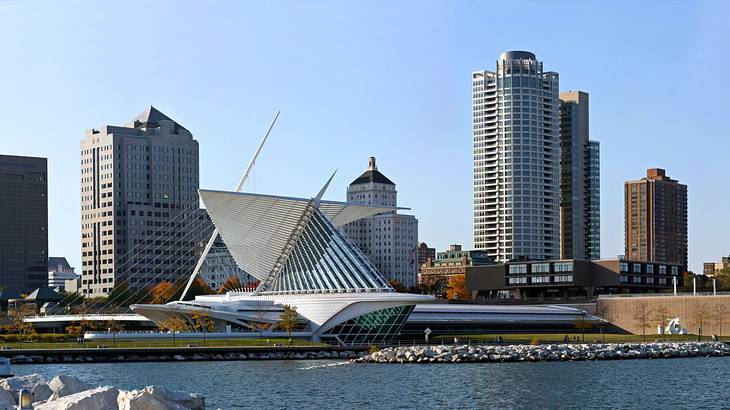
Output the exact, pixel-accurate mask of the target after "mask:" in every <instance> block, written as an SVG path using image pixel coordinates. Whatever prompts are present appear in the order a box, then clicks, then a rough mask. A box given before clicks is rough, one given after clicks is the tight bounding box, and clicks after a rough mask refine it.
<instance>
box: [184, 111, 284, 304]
mask: <svg viewBox="0 0 730 410" xmlns="http://www.w3.org/2000/svg"><path fill="white" fill-rule="evenodd" d="M280 113H281V111H277V112H276V115H275V116H274V120H273V121H271V125H269V129H268V130H266V134H264V137H263V138H262V139H261V142H260V143H259V146H258V147H257V148H256V152H255V153H254V154H253V158H251V162H249V163H248V167H246V171H245V172H244V173H243V175H241V179H240V180H239V181H238V185H236V192H241V188H243V184H244V183H245V182H246V180H247V179H248V174H249V173H250V172H251V169H252V168H253V167H254V165H256V158H258V156H259V153H261V148H263V147H264V144H265V143H266V140H267V139H268V138H269V134H270V133H271V130H272V129H273V128H274V124H276V120H277V119H278V118H279V114H280ZM218 232H219V231H218V228H215V230H214V231H213V234H212V235H211V236H210V239H208V243H207V244H206V245H205V248H204V249H203V254H202V255H200V259H198V263H197V264H196V265H195V269H193V273H192V274H191V275H190V279H188V283H187V284H186V285H185V290H183V293H182V295H181V296H180V301H181V302H182V301H183V300H184V299H185V295H187V293H188V290H190V286H191V285H192V284H193V281H194V280H195V277H196V276H197V275H198V272H199V271H200V268H201V267H202V266H203V262H205V257H206V256H208V252H210V248H211V247H213V242H215V238H217V237H218Z"/></svg>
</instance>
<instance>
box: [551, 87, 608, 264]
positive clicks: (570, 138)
mask: <svg viewBox="0 0 730 410" xmlns="http://www.w3.org/2000/svg"><path fill="white" fill-rule="evenodd" d="M588 118H589V103H588V93H585V92H582V91H568V92H564V93H560V257H561V258H562V259H599V258H600V256H601V255H600V254H601V245H600V186H599V183H600V162H599V159H600V155H599V144H598V141H591V140H589V121H588Z"/></svg>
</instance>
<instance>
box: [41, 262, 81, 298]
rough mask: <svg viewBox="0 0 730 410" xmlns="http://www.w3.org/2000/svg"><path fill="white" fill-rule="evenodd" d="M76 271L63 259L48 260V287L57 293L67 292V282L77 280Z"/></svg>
mask: <svg viewBox="0 0 730 410" xmlns="http://www.w3.org/2000/svg"><path fill="white" fill-rule="evenodd" d="M75 279H76V272H75V269H74V268H73V267H72V266H71V265H70V264H69V263H68V260H66V258H63V257H55V256H53V257H50V258H48V287H49V288H52V289H54V290H56V291H65V290H66V281H68V280H75Z"/></svg>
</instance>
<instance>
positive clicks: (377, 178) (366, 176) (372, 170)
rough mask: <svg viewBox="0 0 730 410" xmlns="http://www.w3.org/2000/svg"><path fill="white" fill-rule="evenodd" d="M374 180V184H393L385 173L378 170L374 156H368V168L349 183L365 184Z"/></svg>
mask: <svg viewBox="0 0 730 410" xmlns="http://www.w3.org/2000/svg"><path fill="white" fill-rule="evenodd" d="M371 182H374V183H376V184H386V185H393V186H395V183H393V181H391V180H390V179H388V178H387V177H386V176H385V175H383V174H382V173H380V171H378V167H377V166H376V165H375V157H370V158H369V160H368V169H367V170H366V171H365V172H363V173H362V175H360V176H359V177H357V179H356V180H354V181H352V182H351V183H350V185H357V184H367V183H371Z"/></svg>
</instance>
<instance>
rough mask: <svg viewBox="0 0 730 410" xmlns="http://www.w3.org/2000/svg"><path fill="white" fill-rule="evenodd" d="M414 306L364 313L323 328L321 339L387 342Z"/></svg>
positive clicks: (344, 341)
mask: <svg viewBox="0 0 730 410" xmlns="http://www.w3.org/2000/svg"><path fill="white" fill-rule="evenodd" d="M414 307H415V306H413V305H408V306H395V307H389V308H385V309H382V310H377V311H375V312H370V313H366V314H364V315H361V316H358V317H356V318H353V319H350V320H348V321H346V322H344V323H341V324H339V325H336V326H334V327H332V328H330V329H328V330H325V331H324V332H323V333H322V335H321V336H320V339H321V340H322V341H336V342H339V343H342V344H346V345H356V344H370V343H375V344H387V343H389V342H391V341H392V340H393V339H394V338H395V337H396V336H397V335H398V333H399V332H400V330H401V327H402V326H403V323H405V321H406V319H408V316H410V314H411V312H412V311H413V308H414Z"/></svg>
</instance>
